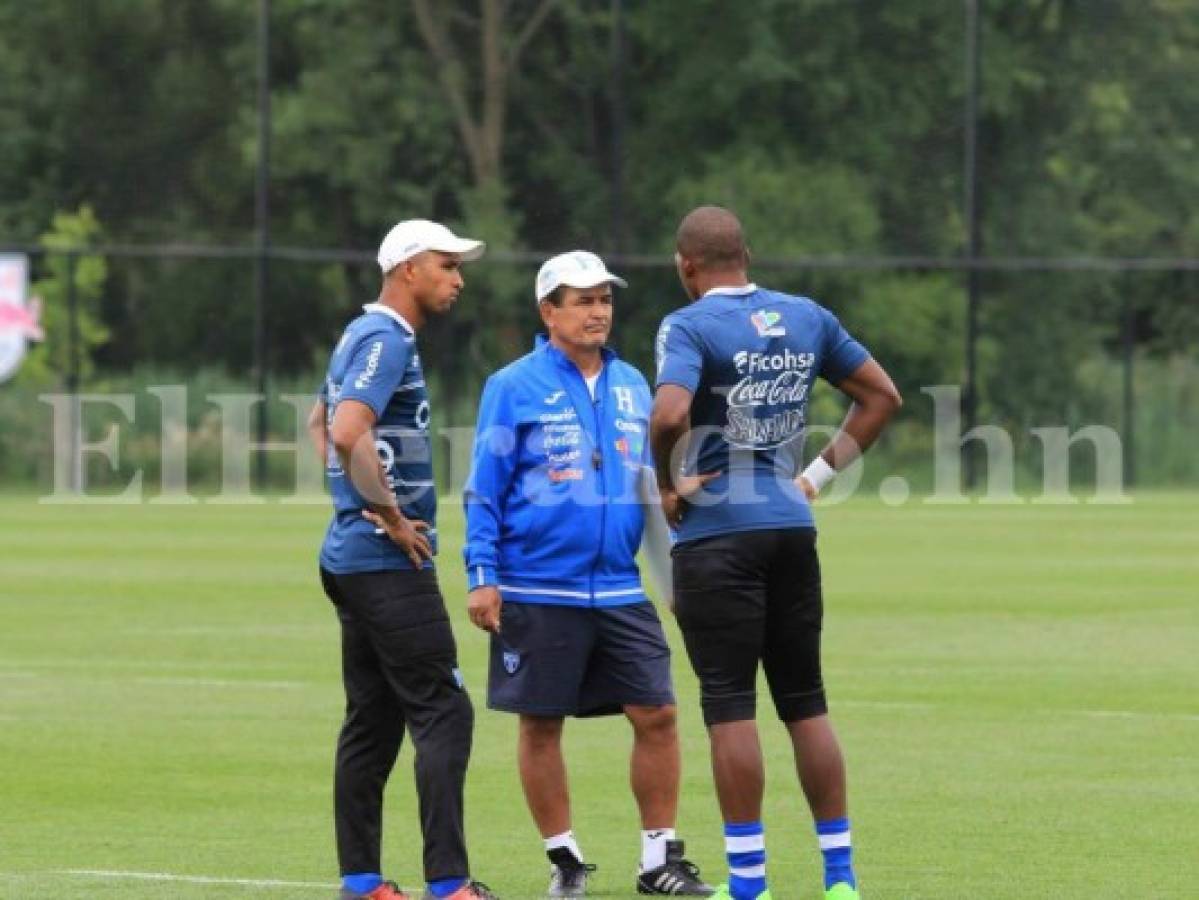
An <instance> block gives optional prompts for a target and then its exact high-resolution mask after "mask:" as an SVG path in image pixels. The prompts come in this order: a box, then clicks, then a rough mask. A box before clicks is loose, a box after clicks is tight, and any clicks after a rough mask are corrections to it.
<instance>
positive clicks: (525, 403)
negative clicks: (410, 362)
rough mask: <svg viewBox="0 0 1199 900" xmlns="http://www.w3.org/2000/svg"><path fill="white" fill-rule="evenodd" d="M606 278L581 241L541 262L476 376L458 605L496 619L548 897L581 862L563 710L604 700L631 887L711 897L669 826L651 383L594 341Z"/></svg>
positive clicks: (574, 883) (571, 712)
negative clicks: (646, 579) (630, 853)
mask: <svg viewBox="0 0 1199 900" xmlns="http://www.w3.org/2000/svg"><path fill="white" fill-rule="evenodd" d="M613 285H617V286H619V287H622V288H623V287H625V286H626V285H625V282H624V280H623V279H621V278H619V277H617V276H616V275H613V274H612V273H611V272H609V271H608V269H607V267H606V266H605V265H604V263H603V261H602V260H601V259H600V258H599V257H598V256H596V255H595V254H593V253H587V252H584V251H573V252H571V253H563V254H561V255H560V256H555V257H554V258H552V259H550V260H549V261H547V262H546V263H545V265H543V266H542V267H541V271H540V272H538V274H537V279H536V282H535V295H536V298H537V306H538V311H539V312H540V314H541V321H542V324H543V325H544V326H545V330H546V332H547V336H539V337H538V339H537V345H536V348H535V349H534V350H533V352H532V353H529V354H528V355H526V356H524V357H522V358H521V359H518V360H517V361H516V362H514V363H512V364H511V365H508V366H506V367H504V368H503V369H501V370H500V371H498V372H496V373H495V374H494V375H492V376H491V378H490V379H488V381H487V385H486V387H485V388H484V389H483V397H482V400H481V401H480V405H479V421H478V428H477V431H476V434H475V448H474V464H473V468H472V471H471V477H470V480H469V482H468V484H467V487H466V492H465V495H464V501H465V504H466V522H467V525H466V532H467V541H466V548H465V551H464V555H465V558H466V568H467V576H468V579H469V584H470V588H471V594H470V604H469V612H470V617H471V621H473V622H474V623H475V624H476V625H477V626H478V627H480V628H483V629H485V630H487V631H490V632H491V633H492V638H491V658H490V670H489V677H488V694H487V702H488V706H490V707H491V708H492V709H499V710H504V711H507V712H512V713H516V714H518V715H519V716H520V727H519V737H518V747H517V756H518V763H519V768H520V776H521V784H522V785H523V787H524V792H525V799H526V800H527V801H528V804H529V809H530V811H531V812H532V814H533V819H534V821H535V822H536V824H537V827H538V829H539V830H540V832H541V836H542V838H543V839H544V841H545V848H546V853H547V855H548V856H549V859H550V862H551V869H550V886H549V894H550V896H555V897H563V896H567V897H577V896H581V895H583V894H584V893H585V889H586V881H587V876H588V873H590V872H591V871H592V870H593V869H594V866H592V865H588V864H587V863H586V862H585V861H584V856H583V852H582V850H581V849H580V847H579V842H578V841H577V840H576V839H575V836H574V833H573V832H572V831H571V823H570V798H569V793H568V788H567V779H566V767H565V763H564V761H563V758H562V730H563V722H564V718H565V717H566V716H580V717H581V716H597V715H611V714H615V713H623V714H624V715H625V717H626V718H627V719H628V720H629V722H630V724H631V725H632V727H633V752H632V760H631V766H630V769H631V780H632V788H633V795H634V797H635V798H636V801H637V805H638V807H639V810H640V814H641V827H642V836H641V847H642V855H641V866H640V871H639V872H638V874H637V878H636V888H637V890H638V892H639V893H643V894H688V895H693V896H707V895H708V894H710V893H712V889H711V888H710V887H708V886H707V885H706V884H704V883H703V881H702V880H701V879H700V877H699V872H698V870H697V869H696V868H695V866H694V865H693V864H692V863H690V862H688V861H687V860H686V859H685V858H684V855H683V842H682V841H680V840H676V839H675V832H674V824H675V816H676V813H677V809H678V795H679V769H680V764H679V743H678V733H677V731H676V727H675V700H674V691H673V687H672V685H671V680H670V649H669V647H668V646H667V643H666V638H665V635H664V634H663V632H662V623H661V621H660V620H659V619H658V614H657V612H656V611H655V609H654V606H653V604H652V603H650V602H649V601H648V599H647V598H646V596H645V592H644V590H643V588H642V585H641V577H640V574H639V572H638V570H637V563H636V562H635V556H636V554H637V548H638V545H639V544H640V542H641V537H642V531H643V528H644V521H645V520H644V515H643V507H642V505H641V502H640V501H641V495H640V492H639V490H638V488H639V484H640V481H641V479H642V478H643V477H644V476H645V470H646V467H647V466H649V465H650V464H651V463H650V457H649V449H648V445H647V435H648V414H649V410H650V402H651V401H650V392H649V386H648V385H647V384H646V381H645V379H644V378H643V377H642V375H641V373H640V372H638V371H637V370H636V369H635V368H633V367H632V366H630V365H627V364H626V363H624V362H621V361H620V360H619V359H618V358H617V357H616V354H615V353H613V352H612V351H611V350H610V349H608V348H607V347H605V343H606V342H607V340H608V334H609V332H610V331H611V328H612V286H613Z"/></svg>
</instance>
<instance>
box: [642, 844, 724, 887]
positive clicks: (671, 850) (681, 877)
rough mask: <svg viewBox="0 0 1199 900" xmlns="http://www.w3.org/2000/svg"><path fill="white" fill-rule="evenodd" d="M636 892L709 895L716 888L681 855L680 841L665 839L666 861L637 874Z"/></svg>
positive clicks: (693, 864) (695, 866) (696, 867)
mask: <svg viewBox="0 0 1199 900" xmlns="http://www.w3.org/2000/svg"><path fill="white" fill-rule="evenodd" d="M637 893H638V894H677V895H678V896H681V897H710V896H712V895H713V894H714V893H716V889H715V888H714V887H712V886H711V885H710V884H705V883H704V881H703V879H702V878H700V875H699V867H698V866H697V865H696V864H695V863H693V862H691V861H690V860H688V859H685V858H684V857H683V842H682V841H667V842H666V862H664V863H663V864H662V865H660V866H658V867H657V868H656V869H647V870H646V871H644V872H642V873H641V874H640V875H638V876H637Z"/></svg>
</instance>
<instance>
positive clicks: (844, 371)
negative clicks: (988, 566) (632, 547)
mask: <svg viewBox="0 0 1199 900" xmlns="http://www.w3.org/2000/svg"><path fill="white" fill-rule="evenodd" d="M656 350H657V365H658V376H657V383H658V385H659V386H661V385H664V384H677V385H680V386H682V387H685V388H686V389H687V390H689V391H691V392H692V394H693V395H694V399H693V400H692V404H691V428H692V433H693V446H692V447H691V448H690V450H689V460H688V466H687V471H688V472H690V473H696V472H699V473H703V472H720V473H721V475H720V477H718V478H715V479H713V480H712V481H710V482H709V483H708V484H707V486H706V488H705V490H704V493H703V495H702V496H700V497H697V498H696V501H695V502H693V503H690V504H688V507H687V510H686V514H685V515H684V517H683V521H682V524H681V526H680V529H679V541H680V542H685V541H691V540H696V539H699V538H704V537H710V536H713V535H718V534H728V533H731V532H737V531H753V530H759V529H767V528H795V527H810V526H811V525H812V514H811V510H810V509H809V507H808V502H807V499H806V498H805V497H804V495H803V492H802V491H801V490H800V489H799V488H798V487H797V486H796V485H795V483H794V479H795V477H796V475H797V474H798V471H799V465H800V463H801V459H800V452H801V450H802V439H803V433H804V429H805V427H806V425H807V411H808V398H809V393H810V391H811V389H812V386H813V385H812V382H813V380H814V379H815V378H816V376H820V377H822V378H824V379H825V380H826V381H830V382H832V383H834V384H836V383H837V382H839V381H841V380H842V379H844V378H846V377H847V376H849V375H850V374H852V373H853V372H854V370H856V369H857V368H858V367H859V366H861V365H862V363H864V362H865V361H866V360H867V359H868V358H869V354H868V353H867V352H866V350H865V348H864V347H862V345H861V344H859V343H858V342H857V341H855V340H854V339H853V338H852V337H850V336H849V334H848V333H847V332H846V331H845V329H844V328H843V327H842V326H841V323H840V322H838V321H837V318H836V316H834V315H833V314H832V313H831V312H829V311H828V310H827V309H824V308H823V307H822V306H820V305H818V304H817V303H815V302H813V301H812V300H809V299H807V298H806V297H795V296H791V295H789V294H782V293H777V292H775V291H768V290H764V289H762V288H759V287H757V286H756V285H752V284H751V285H746V286H745V287H739V288H717V289H716V290H713V291H710V292H708V293H707V294H706V295H704V296H703V297H702V298H700V299H699V300H697V301H696V302H695V303H692V304H690V305H689V306H686V307H684V308H683V309H680V310H678V311H677V312H674V313H672V314H671V315H669V316H667V317H666V318H665V319H664V320H663V322H662V325H661V327H660V329H659V331H658V337H657V345H656ZM696 444H698V446H696Z"/></svg>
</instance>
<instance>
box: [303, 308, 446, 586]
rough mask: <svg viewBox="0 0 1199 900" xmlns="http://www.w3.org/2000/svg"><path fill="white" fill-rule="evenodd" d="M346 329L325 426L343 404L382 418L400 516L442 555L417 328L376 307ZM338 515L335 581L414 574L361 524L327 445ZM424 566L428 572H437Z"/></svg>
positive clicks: (325, 552)
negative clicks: (425, 531) (424, 526)
mask: <svg viewBox="0 0 1199 900" xmlns="http://www.w3.org/2000/svg"><path fill="white" fill-rule="evenodd" d="M363 309H364V314H363V315H361V316H359V317H358V318H357V319H355V320H354V321H353V322H351V323H350V324H349V326H348V327H347V328H346V330H345V333H344V334H342V336H341V340H340V341H338V343H337V347H336V348H335V349H334V351H333V356H332V358H331V359H330V360H329V369H328V373H327V375H326V377H325V384H324V385H323V387H322V388H321V398H322V399H323V400H324V401H325V408H326V416H327V423H332V421H333V415H334V413H335V411H336V410H337V405H338V404H339V403H341V402H343V401H345V400H357V401H359V402H361V403H365V404H366V405H367V406H369V407H370V408H371V410H372V411H373V412H374V413H375V415H376V416H377V417H378V418H377V421H376V423H375V427H374V429H373V437H374V441H375V449H376V450H377V451H378V454H379V461H380V462H381V463H382V465H383V469H384V473H385V476H386V478H387V483H388V486H389V487H390V488H391V489H392V491H393V492H394V493H395V497H396V502H397V504H398V505H399V507H400V510H401V512H403V514H404V515H405V516H406V517H408V518H409V519H419V520H421V521H423V522H427V523H428V525H429V528H430V531H429V537H430V542H431V543H432V545H433V549H434V552H436V548H437V532H436V516H437V497H436V492H435V490H434V486H433V457H432V450H431V442H430V439H429V394H428V390H427V389H426V387H425V376H424V373H423V372H422V371H421V364H420V355H419V354H418V353H417V350H416V338H415V336H414V334H413V331H412V327H411V326H410V325H409V324H408V323H407V322H405V321H404V319H403V317H402V316H400V315H399V314H398V313H396V312H395V311H394V310H392V309H390V308H389V307H386V306H383V305H381V304H378V303H371V304H368V305H366V306H365V307H363ZM326 471H327V474H328V478H329V487H330V491H331V492H332V494H333V506H334V514H333V520H332V521H331V522H330V523H329V529H328V531H327V532H326V534H325V541H324V544H323V545H322V547H321V558H320V561H321V567H322V568H324V569H326V570H328V571H330V572H333V573H334V574H338V575H344V574H349V573H354V572H383V571H390V570H396V569H412V568H413V566H412V562H411V561H410V560H409V559H408V557H407V555H406V554H405V553H404V552H403V551H402V550H401V549H400V548H399V547H398V546H396V544H395V543H394V542H393V541H392V540H391V539H390V538H389V537H387V535H386V534H384V533H383V532H382V531H380V530H378V529H376V528H375V526H374V525H372V524H371V523H370V522H368V521H367V520H366V519H364V518H363V516H362V511H363V510H364V509H367V508H368V507H367V504H366V501H365V500H364V499H363V498H362V495H361V494H360V493H359V492H358V490H357V488H355V486H354V484H353V482H352V481H351V479H350V477H349V475H348V474H347V473H346V472H345V471H344V470H343V469H342V466H341V461H340V460H339V459H338V456H337V452H336V450H335V449H334V448H333V447H332V445H330V447H329V451H328V458H327V460H326ZM432 565H433V564H432V562H430V561H426V562H425V567H430V566H432Z"/></svg>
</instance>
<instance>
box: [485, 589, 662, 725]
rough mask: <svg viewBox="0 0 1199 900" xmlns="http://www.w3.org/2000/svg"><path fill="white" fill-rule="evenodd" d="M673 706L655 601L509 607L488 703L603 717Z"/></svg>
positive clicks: (497, 639)
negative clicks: (629, 708) (629, 710)
mask: <svg viewBox="0 0 1199 900" xmlns="http://www.w3.org/2000/svg"><path fill="white" fill-rule="evenodd" d="M673 704H674V688H673V685H672V684H671V680H670V647H669V645H668V644H667V643H666V635H665V634H664V633H663V631H662V622H661V620H660V619H659V618H658V612H657V610H656V609H654V605H653V604H652V603H648V602H645V603H631V604H628V605H627V606H608V607H602V608H594V607H577V606H553V605H550V604H541V603H517V602H512V601H506V602H505V603H504V606H503V609H502V611H501V615H500V633H499V634H498V635H494V634H493V635H492V636H491V659H490V669H489V672H488V676H487V705H488V706H489V707H491V708H492V709H498V710H503V711H505V712H514V713H525V714H528V715H534V716H605V715H612V714H613V713H618V712H620V711H621V710H622V709H623V708H624V707H625V706H667V705H673Z"/></svg>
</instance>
